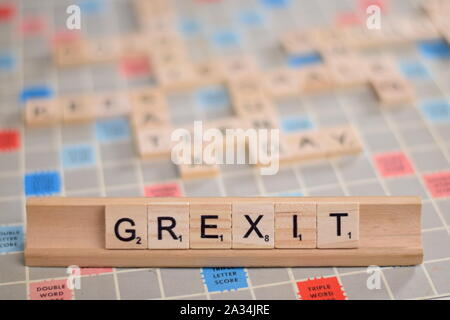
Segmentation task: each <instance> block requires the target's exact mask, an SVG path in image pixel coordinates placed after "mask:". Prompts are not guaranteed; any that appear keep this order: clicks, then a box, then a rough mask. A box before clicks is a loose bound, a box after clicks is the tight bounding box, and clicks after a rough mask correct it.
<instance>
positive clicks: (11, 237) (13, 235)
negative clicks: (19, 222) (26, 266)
mask: <svg viewBox="0 0 450 320" xmlns="http://www.w3.org/2000/svg"><path fill="white" fill-rule="evenodd" d="M18 251H23V227H22V226H0V253H6V252H18Z"/></svg>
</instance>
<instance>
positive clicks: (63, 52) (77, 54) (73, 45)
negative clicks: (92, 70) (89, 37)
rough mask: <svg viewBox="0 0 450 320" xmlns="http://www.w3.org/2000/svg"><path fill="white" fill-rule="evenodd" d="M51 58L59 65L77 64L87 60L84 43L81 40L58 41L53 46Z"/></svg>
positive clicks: (69, 65)
mask: <svg viewBox="0 0 450 320" xmlns="http://www.w3.org/2000/svg"><path fill="white" fill-rule="evenodd" d="M53 60H54V62H55V64H56V65H57V66H59V67H71V66H79V65H82V64H84V63H86V62H87V56H86V44H85V42H84V41H82V40H76V41H72V42H63V43H58V44H57V45H55V47H54V48H53Z"/></svg>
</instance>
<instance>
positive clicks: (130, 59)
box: [120, 55, 151, 78]
mask: <svg viewBox="0 0 450 320" xmlns="http://www.w3.org/2000/svg"><path fill="white" fill-rule="evenodd" d="M120 72H121V74H122V75H123V76H124V77H126V78H133V77H142V76H146V75H148V74H150V72H151V71H150V62H149V59H148V57H146V56H137V55H136V56H126V57H123V58H122V59H121V60H120Z"/></svg>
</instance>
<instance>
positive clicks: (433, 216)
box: [422, 202, 442, 229]
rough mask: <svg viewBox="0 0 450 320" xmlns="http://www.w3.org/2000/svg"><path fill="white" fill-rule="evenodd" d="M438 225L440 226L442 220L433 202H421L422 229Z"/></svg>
mask: <svg viewBox="0 0 450 320" xmlns="http://www.w3.org/2000/svg"><path fill="white" fill-rule="evenodd" d="M438 206H439V205H438ZM438 227H442V221H441V219H440V218H439V216H438V213H437V212H436V209H435V208H434V206H433V204H432V203H431V202H422V229H431V228H438Z"/></svg>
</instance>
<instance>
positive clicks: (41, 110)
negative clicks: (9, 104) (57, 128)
mask: <svg viewBox="0 0 450 320" xmlns="http://www.w3.org/2000/svg"><path fill="white" fill-rule="evenodd" d="M24 117H25V123H26V124H27V125H28V126H40V125H52V124H57V123H59V122H60V121H61V120H62V112H61V109H60V108H59V107H58V105H57V103H56V100H54V99H33V100H28V101H27V103H26V107H25V114H24Z"/></svg>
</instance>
